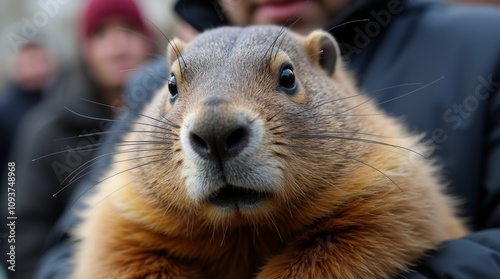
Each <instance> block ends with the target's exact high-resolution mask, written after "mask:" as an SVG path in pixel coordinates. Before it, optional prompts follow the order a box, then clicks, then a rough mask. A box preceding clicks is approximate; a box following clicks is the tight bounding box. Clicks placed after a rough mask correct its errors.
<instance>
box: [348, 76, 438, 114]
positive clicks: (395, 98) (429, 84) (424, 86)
mask: <svg viewBox="0 0 500 279" xmlns="http://www.w3.org/2000/svg"><path fill="white" fill-rule="evenodd" d="M443 78H444V77H440V78H438V79H436V80H434V81H432V82H430V83H428V84H426V85H423V86H421V87H419V88H417V89H415V90H412V91H410V92H408V93H405V94H403V95H400V96H397V97H394V98H392V99H389V100H387V101H383V102H380V103H376V104H375V105H371V106H368V107H365V108H363V109H361V110H364V109H367V108H372V107H377V106H379V105H381V104H385V103H388V102H391V101H394V100H397V99H399V98H403V97H406V96H408V95H410V94H412V93H415V92H417V91H419V90H422V89H424V88H426V87H428V86H431V85H432V84H434V83H436V82H438V81H440V80H442V79H443ZM419 84H420V83H419ZM405 85H414V84H411V83H409V84H403V86H405ZM395 87H400V86H397V85H396V86H390V87H387V88H384V89H379V90H376V91H372V92H377V91H379V92H378V93H377V94H375V95H373V96H371V97H369V98H368V99H367V100H365V101H364V102H362V103H360V104H358V105H355V106H354V107H351V108H349V109H347V110H345V111H343V112H340V114H342V113H345V112H348V111H350V110H353V109H355V108H358V107H360V106H362V105H364V104H367V103H371V102H372V100H375V99H376V98H377V97H378V96H379V95H380V94H381V92H380V91H382V90H387V89H392V88H395Z"/></svg>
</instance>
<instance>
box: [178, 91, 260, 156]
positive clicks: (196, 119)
mask: <svg viewBox="0 0 500 279" xmlns="http://www.w3.org/2000/svg"><path fill="white" fill-rule="evenodd" d="M250 119H251V116H250V115H249V112H248V111H247V109H245V108H242V107H238V106H235V105H232V104H231V103H230V102H229V101H227V100H225V99H222V98H216V97H212V98H209V99H207V100H205V101H202V102H201V105H200V107H199V109H198V110H197V112H196V113H194V114H193V115H191V116H190V117H189V120H188V123H187V133H185V134H184V133H183V134H184V135H185V136H183V137H184V143H185V144H187V145H189V146H190V149H191V150H192V151H194V152H195V153H196V154H198V156H201V157H202V158H205V159H215V160H219V161H220V160H223V159H228V158H230V157H234V156H238V155H240V154H241V153H242V152H243V151H244V150H245V149H246V148H247V147H248V146H249V145H252V144H253V145H255V144H257V143H256V141H258V139H257V137H255V136H256V133H255V130H256V129H255V127H254V126H255V125H256V124H255V123H253V122H254V121H251V120H250Z"/></svg>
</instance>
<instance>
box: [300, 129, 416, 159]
mask: <svg viewBox="0 0 500 279" xmlns="http://www.w3.org/2000/svg"><path fill="white" fill-rule="evenodd" d="M290 138H294V139H338V140H352V141H360V142H364V143H371V144H380V145H384V146H389V147H394V148H398V149H402V150H406V151H409V152H412V153H414V154H417V155H419V156H421V157H422V158H425V156H424V155H423V154H421V153H419V152H417V151H415V150H413V149H410V148H407V147H404V146H400V145H395V144H390V143H386V142H381V141H375V140H369V139H360V138H349V137H342V136H335V135H326V134H322V135H314V134H309V135H307V134H303V135H291V136H290Z"/></svg>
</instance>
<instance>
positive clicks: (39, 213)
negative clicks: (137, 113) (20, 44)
mask: <svg viewBox="0 0 500 279" xmlns="http://www.w3.org/2000/svg"><path fill="white" fill-rule="evenodd" d="M96 92H97V90H96V89H95V87H94V86H92V83H91V82H90V80H89V79H88V78H87V76H86V75H85V74H83V73H82V72H81V71H80V70H75V71H73V73H72V74H71V75H69V76H68V77H67V78H66V80H65V81H64V82H63V84H62V85H61V86H60V87H59V88H58V92H55V93H54V96H53V97H52V98H49V99H47V100H45V101H44V102H43V103H41V104H40V105H39V106H38V107H36V108H34V109H33V110H32V111H31V112H30V113H29V114H28V115H26V117H25V118H24V119H23V122H22V123H21V125H20V127H19V130H18V132H17V134H16V136H15V140H14V146H13V151H12V154H11V156H10V158H12V160H13V161H14V162H15V163H16V177H17V181H16V186H15V187H16V208H15V216H17V220H16V243H15V247H16V250H15V251H16V259H17V261H16V262H17V264H16V271H15V272H9V276H10V278H14V279H15V278H32V277H33V273H34V270H35V268H36V265H37V263H38V260H39V258H40V257H41V255H42V254H43V247H44V246H45V241H46V237H47V235H48V233H49V231H50V229H51V227H52V226H53V225H54V223H55V222H56V221H57V220H58V219H59V217H60V215H61V214H62V213H63V212H64V209H65V208H66V203H67V201H68V199H69V197H70V196H71V193H72V192H73V189H74V187H72V186H73V184H69V183H68V182H69V179H70V178H71V177H69V175H70V174H71V173H72V172H74V171H76V170H77V169H78V167H80V166H82V165H83V164H85V163H86V162H87V161H89V160H90V159H91V158H93V157H94V156H95V154H96V153H97V151H96V150H97V148H98V147H99V146H98V144H99V142H100V135H93V136H89V137H78V136H79V135H84V134H89V133H96V132H100V131H102V130H103V129H105V128H106V126H107V124H108V122H107V121H105V120H98V119H99V118H103V119H109V118H110V117H112V114H111V111H110V109H109V108H107V107H104V106H99V105H96V104H93V103H90V102H89V101H94V102H99V101H100V100H99V98H98V96H97V95H96V94H97V93H96ZM72 111H74V112H72ZM76 113H78V114H76ZM79 114H81V115H84V116H86V117H82V116H81V115H79ZM87 145H88V146H87ZM86 146H87V147H86ZM65 150H70V151H66V152H65ZM61 151H63V152H62V153H61ZM50 154H52V155H50ZM46 155H49V156H47V157H44V158H41V159H38V160H36V161H32V160H33V159H36V158H39V157H42V156H46ZM87 171H88V170H87ZM85 172H86V171H85V170H84V171H83V172H82V173H85ZM77 173H78V171H76V172H74V173H73V174H77ZM77 176H78V175H77ZM66 186H67V187H66ZM63 187H66V188H64V190H62V191H61V192H59V193H57V192H58V191H59V190H61V189H63ZM55 193H57V195H55V196H54V194H55ZM2 210H3V208H2ZM2 251H7V250H5V249H2ZM3 257H5V254H3V255H2V258H3ZM3 262H4V263H5V261H3ZM7 265H8V264H7Z"/></svg>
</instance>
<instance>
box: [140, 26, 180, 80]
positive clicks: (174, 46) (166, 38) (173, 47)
mask: <svg viewBox="0 0 500 279" xmlns="http://www.w3.org/2000/svg"><path fill="white" fill-rule="evenodd" d="M146 20H147V21H149V22H150V23H151V24H152V25H153V26H154V27H155V29H156V30H157V31H158V32H160V34H162V35H163V37H164V38H165V40H167V43H168V44H169V45H170V46H171V47H172V49H173V50H174V51H175V55H176V56H177V59H180V60H181V61H182V63H183V64H184V67H186V68H187V64H186V61H185V60H184V57H183V56H182V52H181V51H180V50H179V48H178V47H177V45H175V44H173V43H172V38H170V37H169V36H167V35H166V34H165V33H164V32H163V31H162V30H161V29H160V28H158V26H156V24H155V23H154V22H153V21H151V20H150V19H149V18H146ZM164 52H165V51H164ZM181 75H182V68H181Z"/></svg>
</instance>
